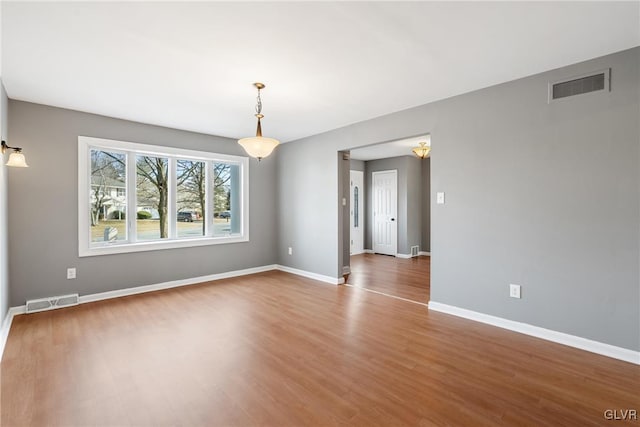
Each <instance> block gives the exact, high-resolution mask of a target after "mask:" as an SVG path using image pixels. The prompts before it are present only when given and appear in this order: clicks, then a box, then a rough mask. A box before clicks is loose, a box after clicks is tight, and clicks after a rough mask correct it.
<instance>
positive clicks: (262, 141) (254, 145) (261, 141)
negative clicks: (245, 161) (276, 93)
mask: <svg viewBox="0 0 640 427" xmlns="http://www.w3.org/2000/svg"><path fill="white" fill-rule="evenodd" d="M253 85H254V86H255V87H256V88H257V89H258V97H257V98H256V99H257V104H256V117H257V118H258V128H257V129H256V136H251V137H248V138H242V139H241V140H239V141H238V144H240V145H242V148H244V150H245V151H246V152H247V154H248V155H250V156H251V157H254V158H256V159H258V161H260V160H262V159H264V158H265V157H267V156H268V155H269V154H271V153H272V152H273V149H274V148H276V146H277V145H278V144H280V141H278V140H277V139H273V138H265V137H264V136H262V126H261V124H260V119H262V118H264V115H263V114H262V99H261V98H260V90H261V89H264V88H265V85H264V84H263V83H254V84H253Z"/></svg>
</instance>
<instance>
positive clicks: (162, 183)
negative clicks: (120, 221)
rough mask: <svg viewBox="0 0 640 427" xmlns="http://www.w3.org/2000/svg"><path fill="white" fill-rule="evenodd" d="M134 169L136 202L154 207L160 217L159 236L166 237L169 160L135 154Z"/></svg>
mask: <svg viewBox="0 0 640 427" xmlns="http://www.w3.org/2000/svg"><path fill="white" fill-rule="evenodd" d="M136 170H137V180H136V184H137V190H138V204H139V205H140V204H148V205H150V206H153V207H154V208H156V210H157V211H158V216H159V217H160V218H159V219H160V221H159V223H160V238H161V239H163V238H166V237H167V236H168V229H167V213H168V212H167V200H168V179H169V161H168V159H167V158H164V157H151V156H137V157H136Z"/></svg>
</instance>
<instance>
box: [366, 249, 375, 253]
mask: <svg viewBox="0 0 640 427" xmlns="http://www.w3.org/2000/svg"><path fill="white" fill-rule="evenodd" d="M364 253H365V254H375V252H373V249H365V250H364Z"/></svg>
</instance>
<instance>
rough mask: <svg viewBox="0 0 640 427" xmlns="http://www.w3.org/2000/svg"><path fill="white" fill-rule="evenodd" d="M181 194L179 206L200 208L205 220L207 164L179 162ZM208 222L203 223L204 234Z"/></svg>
mask: <svg viewBox="0 0 640 427" xmlns="http://www.w3.org/2000/svg"><path fill="white" fill-rule="evenodd" d="M177 184H178V188H179V189H180V192H179V199H178V204H179V205H180V206H181V209H182V207H192V206H194V205H195V206H198V207H199V208H200V213H201V215H202V216H203V218H204V217H205V215H206V212H205V205H206V198H207V196H206V188H207V186H206V180H205V163H204V162H198V161H191V160H178V177H177ZM205 224H206V221H202V234H204V233H205Z"/></svg>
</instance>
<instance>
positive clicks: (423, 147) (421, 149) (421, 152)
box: [411, 142, 431, 159]
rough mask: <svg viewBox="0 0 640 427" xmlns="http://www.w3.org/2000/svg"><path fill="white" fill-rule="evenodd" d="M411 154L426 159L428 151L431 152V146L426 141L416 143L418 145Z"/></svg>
mask: <svg viewBox="0 0 640 427" xmlns="http://www.w3.org/2000/svg"><path fill="white" fill-rule="evenodd" d="M411 151H413V154H415V155H416V156H418V157H419V158H421V159H426V158H427V157H429V153H431V147H430V146H428V145H427V143H426V142H421V143H419V144H418V147H416V148H414V149H413V150H411Z"/></svg>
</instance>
